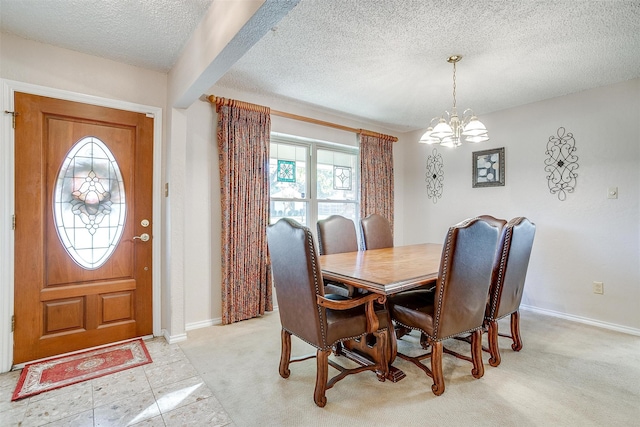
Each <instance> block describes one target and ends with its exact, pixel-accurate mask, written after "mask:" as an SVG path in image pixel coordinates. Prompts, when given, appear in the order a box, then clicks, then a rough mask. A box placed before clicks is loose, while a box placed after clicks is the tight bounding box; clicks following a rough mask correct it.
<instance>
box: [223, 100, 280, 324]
mask: <svg viewBox="0 0 640 427" xmlns="http://www.w3.org/2000/svg"><path fill="white" fill-rule="evenodd" d="M215 103H216V111H217V112H218V152H219V155H220V198H221V203H222V323H223V324H225V325H226V324H229V323H234V322H238V321H240V320H245V319H250V318H252V317H256V316H260V315H262V314H264V312H265V311H271V310H273V303H272V297H271V295H272V293H271V277H270V270H269V268H268V261H267V236H266V232H265V230H266V227H267V225H269V134H270V131H271V115H270V112H269V108H267V107H261V106H258V105H253V104H248V103H245V102H240V101H234V100H228V99H224V98H216V99H215Z"/></svg>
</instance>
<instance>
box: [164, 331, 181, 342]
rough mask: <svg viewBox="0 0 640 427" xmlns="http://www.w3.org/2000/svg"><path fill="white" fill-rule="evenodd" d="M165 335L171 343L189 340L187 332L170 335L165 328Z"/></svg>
mask: <svg viewBox="0 0 640 427" xmlns="http://www.w3.org/2000/svg"><path fill="white" fill-rule="evenodd" d="M162 332H163V336H164V339H165V340H166V341H167V342H168V343H169V344H175V343H177V342H182V341H186V340H187V334H186V333H184V334H176V335H169V334H168V333H167V331H166V330H163V331H162Z"/></svg>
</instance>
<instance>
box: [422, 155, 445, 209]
mask: <svg viewBox="0 0 640 427" xmlns="http://www.w3.org/2000/svg"><path fill="white" fill-rule="evenodd" d="M425 176H426V178H425V181H426V182H427V197H429V198H430V199H431V200H433V203H437V202H438V199H439V198H440V197H442V189H443V188H444V162H443V161H442V156H441V155H440V154H438V151H437V150H436V149H435V148H434V149H433V151H432V152H431V155H430V156H429V157H427V172H426V174H425Z"/></svg>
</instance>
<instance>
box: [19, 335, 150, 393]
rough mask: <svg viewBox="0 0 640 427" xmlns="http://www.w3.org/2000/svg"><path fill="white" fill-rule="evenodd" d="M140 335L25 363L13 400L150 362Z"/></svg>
mask: <svg viewBox="0 0 640 427" xmlns="http://www.w3.org/2000/svg"><path fill="white" fill-rule="evenodd" d="M151 362H152V360H151V356H149V351H148V350H147V347H145V345H144V342H143V341H142V340H141V339H136V340H133V341H127V342H124V343H120V344H115V345H111V346H108V347H102V348H99V349H95V350H89V351H84V352H82V353H76V354H72V355H69V356H61V357H56V358H53V359H47V360H43V361H41V362H36V363H31V364H28V365H26V366H25V367H24V369H22V374H21V375H20V379H19V380H18V385H17V386H16V391H14V392H13V397H12V398H11V400H12V401H14V400H19V399H24V398H25V397H29V396H33V395H36V394H40V393H43V392H45V391H49V390H55V389H57V388H61V387H65V386H68V385H71V384H76V383H79V382H82V381H86V380H90V379H93V378H98V377H102V376H104V375H108V374H113V373H115V372H120V371H124V370H125V369H130V368H135V367H136V366H141V365H146V364H147V363H151Z"/></svg>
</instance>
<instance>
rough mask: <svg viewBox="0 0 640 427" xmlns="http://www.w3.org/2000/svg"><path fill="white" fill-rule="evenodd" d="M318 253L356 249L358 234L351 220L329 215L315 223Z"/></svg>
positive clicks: (352, 250)
mask: <svg viewBox="0 0 640 427" xmlns="http://www.w3.org/2000/svg"><path fill="white" fill-rule="evenodd" d="M316 226H317V228H318V249H319V251H320V255H329V254H340V253H343V252H355V251H357V250H358V236H357V234H356V227H355V224H354V223H353V221H352V220H350V219H349V218H345V217H343V216H340V215H331V216H330V217H328V218H325V219H321V220H319V221H318V222H317V224H316Z"/></svg>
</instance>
